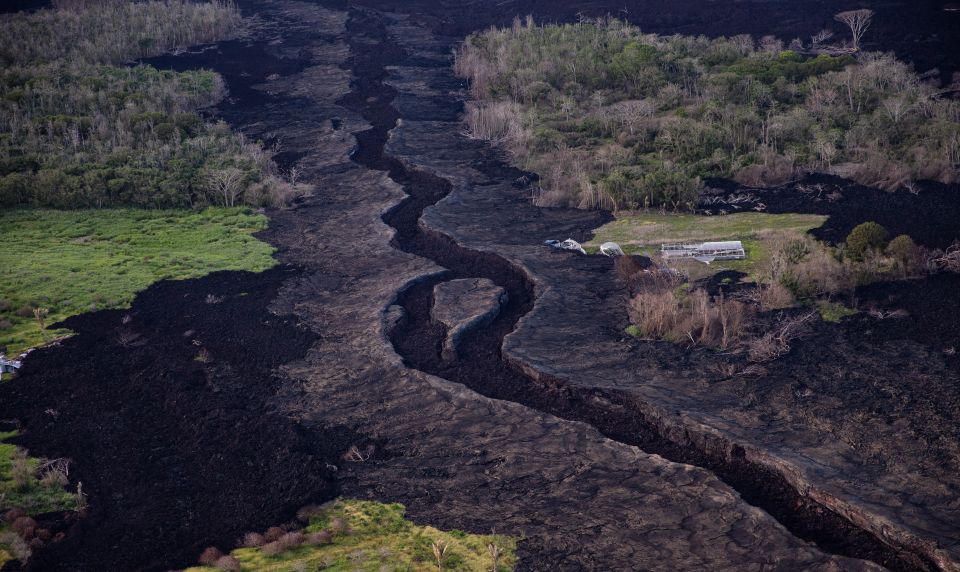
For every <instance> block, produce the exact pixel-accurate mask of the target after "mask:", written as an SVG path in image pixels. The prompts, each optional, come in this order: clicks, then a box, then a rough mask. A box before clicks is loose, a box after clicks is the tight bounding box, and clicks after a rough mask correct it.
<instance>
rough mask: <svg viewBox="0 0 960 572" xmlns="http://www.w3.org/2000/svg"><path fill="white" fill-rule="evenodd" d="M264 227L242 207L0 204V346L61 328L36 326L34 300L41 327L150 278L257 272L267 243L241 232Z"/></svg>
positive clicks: (18, 344)
mask: <svg viewBox="0 0 960 572" xmlns="http://www.w3.org/2000/svg"><path fill="white" fill-rule="evenodd" d="M266 225H267V219H266V217H265V216H263V215H258V214H254V213H253V212H252V211H251V210H249V209H242V208H233V209H226V208H210V209H206V210H204V211H200V212H196V211H189V210H137V209H115V210H114V209H103V210H77V211H55V210H33V209H15V210H8V211H4V212H0V347H2V346H6V348H7V353H8V354H9V355H16V354H17V353H19V352H21V351H23V350H25V349H27V348H30V347H34V346H37V345H40V344H42V343H44V342H45V341H48V340H50V339H53V338H54V337H57V336H61V335H65V334H67V333H68V332H66V331H63V330H56V331H52V330H50V329H49V328H48V329H47V330H44V331H41V329H40V327H39V323H38V321H37V319H36V317H35V315H34V309H35V308H45V309H47V310H48V315H47V316H46V319H45V322H46V325H47V326H48V327H49V325H51V324H53V323H56V322H57V321H59V320H62V319H64V318H66V317H68V316H72V315H76V314H80V313H83V312H87V311H90V310H96V309H104V308H120V307H126V306H128V305H129V304H130V302H131V301H132V300H133V298H134V296H135V295H136V293H137V292H139V291H141V290H143V289H144V288H146V287H147V286H149V285H150V284H153V283H154V282H157V281H159V280H163V279H185V278H196V277H199V276H203V275H205V274H208V273H210V272H214V271H217V270H250V271H255V272H258V271H263V270H266V269H267V268H270V267H271V266H273V265H274V264H275V263H276V261H275V260H274V259H273V258H272V257H271V254H272V252H273V249H272V248H271V247H270V246H269V245H267V244H265V243H263V242H261V241H259V240H257V239H256V238H254V237H253V236H251V234H252V233H254V232H256V231H258V230H262V229H264V228H265V227H266Z"/></svg>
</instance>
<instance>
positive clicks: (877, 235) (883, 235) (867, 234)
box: [847, 221, 890, 258]
mask: <svg viewBox="0 0 960 572" xmlns="http://www.w3.org/2000/svg"><path fill="white" fill-rule="evenodd" d="M888 236H890V233H888V232H887V229H885V228H883V227H882V226H881V225H879V224H877V223H875V222H873V221H870V222H865V223H861V224H858V225H857V226H855V227H854V228H853V230H851V231H850V234H849V235H847V251H848V252H849V253H850V254H851V255H852V256H853V257H855V258H860V257H861V256H863V255H864V254H865V253H866V252H867V251H870V250H877V249H880V248H882V247H883V245H884V244H885V243H886V241H887V237H888Z"/></svg>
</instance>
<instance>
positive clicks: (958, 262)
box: [935, 243, 960, 273]
mask: <svg viewBox="0 0 960 572" xmlns="http://www.w3.org/2000/svg"><path fill="white" fill-rule="evenodd" d="M935 262H936V264H937V265H938V266H939V267H940V268H942V269H944V270H946V271H947V272H957V273H960V243H954V244H953V245H952V246H951V247H950V248H948V249H947V251H946V252H944V253H943V255H942V256H940V257H939V258H937V259H936V261H935Z"/></svg>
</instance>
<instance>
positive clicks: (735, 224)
mask: <svg viewBox="0 0 960 572" xmlns="http://www.w3.org/2000/svg"><path fill="white" fill-rule="evenodd" d="M826 220H827V217H826V216H823V215H810V214H795V213H787V214H767V213H758V212H744V213H735V214H730V215H725V216H699V215H693V214H665V215H661V214H655V213H642V212H630V213H623V214H620V215H617V220H615V221H612V222H610V223H607V224H606V225H604V226H602V227H600V228H599V229H597V230H596V232H595V234H594V238H593V240H591V241H590V242H588V243H587V244H586V245H585V248H586V249H587V250H588V251H598V250H599V248H600V245H601V244H602V243H604V242H608V241H610V242H616V243H618V244H620V247H621V248H623V250H624V252H626V253H627V254H648V255H656V254H657V253H658V252H659V251H660V246H661V245H662V244H663V243H668V242H688V241H689V242H700V241H708V240H740V241H743V248H744V250H745V251H746V253H747V258H746V260H724V261H718V262H715V263H713V264H712V265H711V266H709V267H707V266H706V265H704V264H702V263H699V262H695V263H691V264H696V265H697V267H698V268H699V267H703V268H702V269H701V270H704V271H707V270H709V272H707V273H710V272H714V271H719V270H722V269H732V270H739V271H741V272H746V273H747V274H750V273H752V272H753V270H754V269H755V268H756V267H757V265H758V264H759V263H760V262H762V261H763V260H765V259H766V257H767V249H766V248H765V244H764V243H765V241H766V240H767V239H769V238H771V237H772V236H774V235H776V234H782V233H804V232H807V231H809V230H812V229H815V228H817V227H819V226H820V225H822V224H823V223H824V221H826Z"/></svg>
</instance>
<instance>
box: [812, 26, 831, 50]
mask: <svg viewBox="0 0 960 572" xmlns="http://www.w3.org/2000/svg"><path fill="white" fill-rule="evenodd" d="M832 37H833V30H827V29H824V30H820V31H819V32H817V33H816V34H814V35H812V36H810V44H811V46H813V47H814V48H819V47H820V46H822V45H823V44H824V42H827V41H829V40H830V38H832Z"/></svg>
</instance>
